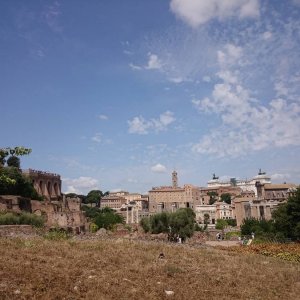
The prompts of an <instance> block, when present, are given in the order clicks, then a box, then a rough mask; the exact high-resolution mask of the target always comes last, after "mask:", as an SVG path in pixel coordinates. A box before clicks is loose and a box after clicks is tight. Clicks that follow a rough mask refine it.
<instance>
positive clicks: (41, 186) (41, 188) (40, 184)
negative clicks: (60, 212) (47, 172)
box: [39, 180, 43, 195]
mask: <svg viewBox="0 0 300 300" xmlns="http://www.w3.org/2000/svg"><path fill="white" fill-rule="evenodd" d="M39 188H40V191H41V194H42V195H43V180H40V183H39Z"/></svg>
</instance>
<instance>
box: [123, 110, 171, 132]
mask: <svg viewBox="0 0 300 300" xmlns="http://www.w3.org/2000/svg"><path fill="white" fill-rule="evenodd" d="M175 121H176V118H175V117H174V114H173V113H172V112H171V111H166V112H164V113H162V114H161V115H160V116H159V118H158V119H150V120H145V119H144V118H143V117H142V116H139V117H134V118H133V119H132V120H129V121H127V123H128V126H129V129H128V132H129V133H136V134H148V133H149V131H150V130H154V131H156V132H159V131H164V130H167V128H168V126H169V125H170V124H172V123H173V122H175Z"/></svg>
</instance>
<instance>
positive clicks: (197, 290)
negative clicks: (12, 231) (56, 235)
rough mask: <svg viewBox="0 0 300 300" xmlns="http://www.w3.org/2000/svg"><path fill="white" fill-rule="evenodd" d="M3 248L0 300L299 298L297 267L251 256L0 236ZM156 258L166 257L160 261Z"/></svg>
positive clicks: (299, 270)
mask: <svg viewBox="0 0 300 300" xmlns="http://www.w3.org/2000/svg"><path fill="white" fill-rule="evenodd" d="M0 247H1V257H0V299H139V300H140V299H180V300H182V299H262V300H267V299H299V295H300V264H297V263H291V262H286V261H282V260H279V259H275V258H269V257H263V256H259V255H254V254H240V253H234V252H227V251H224V250H217V249H212V248H207V249H205V248H203V249H199V248H198V249H196V248H190V247H187V246H184V245H167V244H163V243H155V242H151V243H150V242H138V241H135V242H133V241H128V240H125V239H110V240H98V241H72V240H68V241H48V240H43V239H30V240H25V239H4V238H0ZM161 252H163V253H164V255H165V258H164V259H159V258H158V257H159V254H160V253H161ZM166 290H168V291H173V292H174V294H173V295H170V296H168V295H167V294H166V292H165V291H166Z"/></svg>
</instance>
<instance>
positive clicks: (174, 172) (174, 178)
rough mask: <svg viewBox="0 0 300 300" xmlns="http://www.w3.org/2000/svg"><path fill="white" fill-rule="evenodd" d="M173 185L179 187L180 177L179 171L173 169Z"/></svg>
mask: <svg viewBox="0 0 300 300" xmlns="http://www.w3.org/2000/svg"><path fill="white" fill-rule="evenodd" d="M172 186H173V188H177V187H178V178H177V172H176V171H173V173H172Z"/></svg>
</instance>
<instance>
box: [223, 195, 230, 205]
mask: <svg viewBox="0 0 300 300" xmlns="http://www.w3.org/2000/svg"><path fill="white" fill-rule="evenodd" d="M221 201H222V202H226V203H227V204H231V195H230V194H229V193H224V194H222V195H221Z"/></svg>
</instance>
